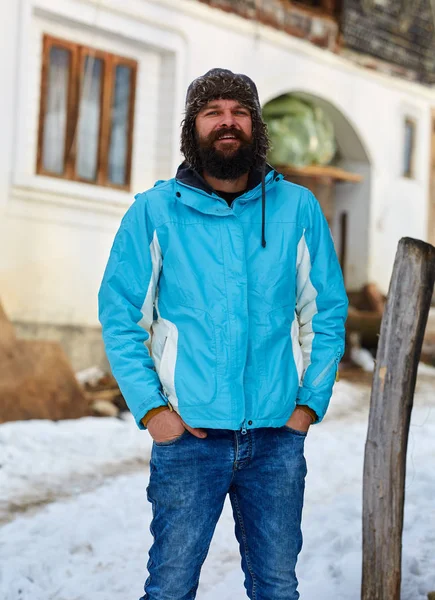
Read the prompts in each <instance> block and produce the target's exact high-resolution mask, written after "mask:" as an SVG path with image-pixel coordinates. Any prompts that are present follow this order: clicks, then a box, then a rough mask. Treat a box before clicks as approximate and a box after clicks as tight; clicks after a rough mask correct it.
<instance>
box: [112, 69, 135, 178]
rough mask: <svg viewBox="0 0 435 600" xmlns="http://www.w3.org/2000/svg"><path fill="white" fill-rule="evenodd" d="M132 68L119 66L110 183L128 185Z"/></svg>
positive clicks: (113, 106)
mask: <svg viewBox="0 0 435 600" xmlns="http://www.w3.org/2000/svg"><path fill="white" fill-rule="evenodd" d="M131 76H132V73H131V68H130V67H126V66H124V65H118V66H117V67H116V71H115V89H114V91H113V102H112V123H111V131H110V148H109V170H108V173H109V181H110V182H111V183H115V184H118V185H124V184H125V183H127V156H128V126H129V119H130V115H129V109H130V95H131Z"/></svg>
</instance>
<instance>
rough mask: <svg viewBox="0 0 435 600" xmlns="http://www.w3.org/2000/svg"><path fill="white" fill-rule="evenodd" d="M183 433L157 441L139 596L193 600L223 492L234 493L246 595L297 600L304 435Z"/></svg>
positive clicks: (266, 430) (292, 432) (280, 432)
mask: <svg viewBox="0 0 435 600" xmlns="http://www.w3.org/2000/svg"><path fill="white" fill-rule="evenodd" d="M207 434H208V437H207V438H205V439H198V438H196V437H194V436H193V435H192V434H190V433H189V432H187V431H185V432H184V433H183V434H182V435H181V436H180V437H179V438H177V439H176V440H173V441H171V442H168V443H159V444H156V443H154V445H153V450H152V455H151V463H150V470H151V473H150V482H149V486H148V488H147V491H148V500H149V501H150V502H151V503H152V507H153V520H152V522H151V527H150V529H151V533H152V534H153V536H154V543H153V545H152V547H151V549H150V552H149V561H148V571H149V577H148V579H147V581H146V583H145V595H144V596H143V597H142V598H141V600H191V599H194V598H195V597H196V591H197V589H198V583H199V575H200V571H201V567H202V564H203V562H204V560H205V558H206V556H207V552H208V549H209V546H210V542H211V539H212V536H213V533H214V530H215V527H216V523H217V521H218V519H219V516H220V514H221V512H222V508H223V505H224V501H225V497H226V495H227V494H229V496H230V500H231V504H232V507H233V514H234V521H235V530H236V537H237V540H238V542H239V544H240V554H241V558H242V569H243V571H244V574H245V587H246V591H247V595H248V597H249V598H251V599H253V600H297V598H299V593H298V591H297V585H298V582H297V579H296V574H295V566H296V560H297V557H298V554H299V552H300V550H301V547H302V533H301V517H302V505H303V495H304V482H305V475H306V463H305V458H304V440H305V434H304V433H301V432H298V431H295V430H293V429H290V428H289V427H280V428H261V429H251V430H248V431H247V432H246V433H245V434H242V433H241V432H240V431H229V430H224V429H207Z"/></svg>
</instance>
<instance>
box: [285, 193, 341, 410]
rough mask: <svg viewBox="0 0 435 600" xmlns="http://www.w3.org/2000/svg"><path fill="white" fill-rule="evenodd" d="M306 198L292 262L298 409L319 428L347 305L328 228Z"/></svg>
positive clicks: (315, 205) (311, 199)
mask: <svg viewBox="0 0 435 600" xmlns="http://www.w3.org/2000/svg"><path fill="white" fill-rule="evenodd" d="M307 194H308V195H309V197H308V203H307V213H306V219H305V223H306V226H305V229H304V231H303V235H302V237H301V239H300V241H299V245H298V257H297V284H296V286H297V290H296V294H297V301H296V312H297V315H298V321H299V343H300V345H301V349H302V356H303V366H304V371H303V376H302V382H301V384H300V387H299V391H298V397H297V404H299V405H305V406H308V407H309V408H311V409H312V410H314V412H315V413H316V415H317V422H320V421H321V420H322V419H323V417H324V416H325V413H326V411H327V408H328V405H329V400H330V398H331V394H332V387H333V385H334V381H335V378H336V373H337V368H338V363H339V362H340V360H341V357H342V355H343V352H344V340H345V321H346V317H347V307H348V300H347V295H346V291H345V288H344V282H343V276H342V273H341V268H340V265H339V262H338V259H337V255H336V253H335V249H334V244H333V241H332V237H331V233H330V230H329V227H328V224H327V222H326V219H325V217H324V216H323V213H322V210H321V208H320V206H319V203H318V202H317V200H316V199H315V198H314V196H313V195H312V194H311V192H307Z"/></svg>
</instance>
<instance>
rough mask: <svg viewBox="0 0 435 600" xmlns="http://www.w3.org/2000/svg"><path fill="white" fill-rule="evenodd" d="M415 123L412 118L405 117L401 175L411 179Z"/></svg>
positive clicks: (412, 175)
mask: <svg viewBox="0 0 435 600" xmlns="http://www.w3.org/2000/svg"><path fill="white" fill-rule="evenodd" d="M416 129H417V124H416V122H415V121H414V119H410V118H406V119H405V144H404V152H403V176H404V177H409V178H410V179H413V178H414V177H415V173H414V154H415V137H416Z"/></svg>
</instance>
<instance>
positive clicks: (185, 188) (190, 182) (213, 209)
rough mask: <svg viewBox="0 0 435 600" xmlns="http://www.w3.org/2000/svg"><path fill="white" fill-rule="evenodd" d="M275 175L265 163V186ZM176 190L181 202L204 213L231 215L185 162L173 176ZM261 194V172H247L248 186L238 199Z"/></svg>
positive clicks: (199, 176) (231, 212) (210, 188)
mask: <svg viewBox="0 0 435 600" xmlns="http://www.w3.org/2000/svg"><path fill="white" fill-rule="evenodd" d="M274 175H275V171H274V169H273V168H272V167H271V166H270V165H266V178H265V183H266V186H269V185H270V184H271V182H273V179H274ZM175 182H176V188H177V192H176V195H177V197H178V198H179V199H180V201H181V202H183V203H184V204H187V205H188V206H191V207H192V208H195V209H196V210H199V211H200V212H203V213H206V214H213V215H216V214H219V215H231V214H233V211H232V209H231V208H229V206H228V204H227V203H226V202H225V200H224V199H223V198H221V196H219V194H217V192H216V191H215V190H214V189H213V188H212V187H211V186H210V185H209V184H208V183H207V182H206V181H205V179H203V177H202V176H201V175H200V174H199V173H197V172H196V171H195V170H194V169H192V168H191V167H189V166H188V165H187V163H183V164H181V165H180V167H179V168H178V171H177V175H176V178H175ZM260 196H261V172H259V171H254V172H252V171H251V172H250V173H249V177H248V187H247V190H246V192H244V194H242V195H240V196H239V197H238V200H245V201H249V200H252V199H255V198H259V197H260Z"/></svg>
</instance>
